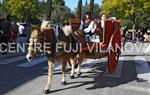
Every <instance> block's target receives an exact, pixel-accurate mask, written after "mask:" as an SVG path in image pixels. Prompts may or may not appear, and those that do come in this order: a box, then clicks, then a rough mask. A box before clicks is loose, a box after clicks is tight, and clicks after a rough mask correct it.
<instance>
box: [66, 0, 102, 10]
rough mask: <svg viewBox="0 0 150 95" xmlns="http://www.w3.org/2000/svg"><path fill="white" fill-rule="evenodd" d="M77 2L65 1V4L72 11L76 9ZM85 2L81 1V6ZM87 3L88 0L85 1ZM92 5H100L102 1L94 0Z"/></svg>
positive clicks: (74, 0) (76, 0)
mask: <svg viewBox="0 0 150 95" xmlns="http://www.w3.org/2000/svg"><path fill="white" fill-rule="evenodd" d="M78 1H79V0H65V4H66V5H67V6H68V7H69V8H70V9H71V10H72V11H74V10H75V8H76V7H77V5H78ZM85 2H86V0H82V4H85ZM87 2H88V3H89V2H90V0H87ZM94 3H97V4H99V5H101V4H102V0H94Z"/></svg>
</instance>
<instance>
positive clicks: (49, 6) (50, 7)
mask: <svg viewBox="0 0 150 95" xmlns="http://www.w3.org/2000/svg"><path fill="white" fill-rule="evenodd" d="M47 4H48V5H47V7H48V15H47V19H48V20H50V19H51V11H52V0H47Z"/></svg>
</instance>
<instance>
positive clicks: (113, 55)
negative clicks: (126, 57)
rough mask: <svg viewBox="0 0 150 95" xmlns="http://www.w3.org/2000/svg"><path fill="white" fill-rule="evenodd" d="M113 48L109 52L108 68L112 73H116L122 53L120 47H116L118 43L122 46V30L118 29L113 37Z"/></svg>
mask: <svg viewBox="0 0 150 95" xmlns="http://www.w3.org/2000/svg"><path fill="white" fill-rule="evenodd" d="M111 43H112V48H113V50H110V51H109V52H108V70H109V72H110V73H114V72H115V70H116V68H117V63H118V59H119V55H120V54H121V50H120V48H118V47H116V44H117V45H118V46H119V47H121V34H120V31H117V32H116V33H115V34H114V36H113V38H112V41H111Z"/></svg>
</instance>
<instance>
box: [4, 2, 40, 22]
mask: <svg viewBox="0 0 150 95" xmlns="http://www.w3.org/2000/svg"><path fill="white" fill-rule="evenodd" d="M5 1H6V4H7V5H8V8H9V10H10V12H11V15H14V16H16V17H17V18H19V19H20V20H22V21H26V20H30V19H31V18H34V17H35V16H36V14H37V12H38V2H37V0H5Z"/></svg>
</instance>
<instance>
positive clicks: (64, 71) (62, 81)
mask: <svg viewBox="0 0 150 95" xmlns="http://www.w3.org/2000/svg"><path fill="white" fill-rule="evenodd" d="M66 66H67V61H64V62H63V64H62V80H61V84H62V85H66Z"/></svg>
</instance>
